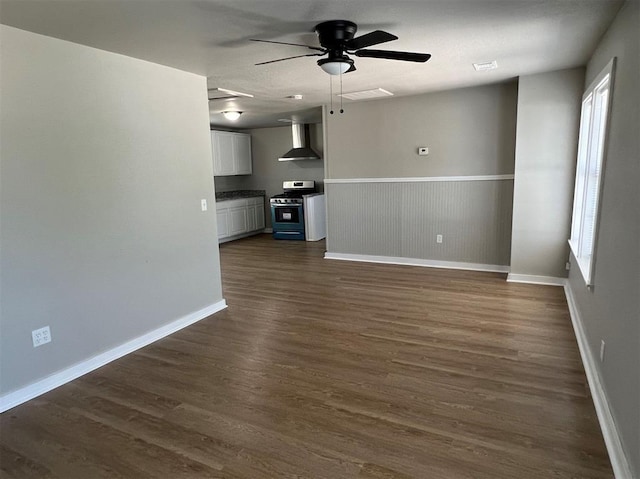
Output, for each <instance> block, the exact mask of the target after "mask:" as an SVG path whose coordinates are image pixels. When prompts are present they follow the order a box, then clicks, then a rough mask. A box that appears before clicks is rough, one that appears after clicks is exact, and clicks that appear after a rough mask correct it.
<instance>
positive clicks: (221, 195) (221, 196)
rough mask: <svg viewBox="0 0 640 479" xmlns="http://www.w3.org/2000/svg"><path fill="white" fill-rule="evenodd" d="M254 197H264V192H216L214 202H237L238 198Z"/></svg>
mask: <svg viewBox="0 0 640 479" xmlns="http://www.w3.org/2000/svg"><path fill="white" fill-rule="evenodd" d="M255 196H265V191H264V190H234V191H219V192H216V201H224V200H237V199H239V198H253V197H255Z"/></svg>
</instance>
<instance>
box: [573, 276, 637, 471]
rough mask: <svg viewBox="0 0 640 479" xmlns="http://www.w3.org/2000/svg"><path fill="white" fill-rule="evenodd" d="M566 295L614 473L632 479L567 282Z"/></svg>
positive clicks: (607, 400)
mask: <svg viewBox="0 0 640 479" xmlns="http://www.w3.org/2000/svg"><path fill="white" fill-rule="evenodd" d="M564 294H565V296H566V297H567V304H568V305H569V314H570V315H571V323H572V324H573V331H574V332H575V335H576V339H577V341H578V349H579V350H580V357H581V358H582V364H583V365H584V370H585V373H586V374H587V381H588V382H589V389H590V390H591V397H592V398H593V404H594V406H595V408H596V414H597V415H598V422H599V423H600V429H602V436H603V437H604V442H605V444H606V446H607V451H608V452H609V459H610V460H611V467H612V468H613V473H614V475H615V477H616V479H632V477H633V476H632V474H631V466H630V464H629V461H628V460H627V457H626V455H625V453H624V448H623V447H622V441H621V440H620V434H619V432H618V427H617V426H616V422H615V420H614V419H613V414H612V413H611V408H610V407H609V399H608V398H607V394H606V393H605V390H604V387H603V385H602V381H601V379H600V373H599V372H598V368H597V366H596V364H597V363H596V360H595V358H594V356H593V352H592V351H591V348H590V347H589V342H588V340H587V336H586V334H585V331H584V327H583V326H582V318H581V316H580V312H579V311H578V308H577V307H576V302H575V299H574V297H573V291H571V286H570V285H569V282H568V281H567V282H566V284H565V286H564Z"/></svg>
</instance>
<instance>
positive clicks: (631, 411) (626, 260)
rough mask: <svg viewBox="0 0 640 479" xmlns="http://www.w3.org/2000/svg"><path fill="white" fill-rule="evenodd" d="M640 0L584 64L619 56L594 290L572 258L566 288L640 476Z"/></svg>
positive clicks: (626, 8)
mask: <svg viewBox="0 0 640 479" xmlns="http://www.w3.org/2000/svg"><path fill="white" fill-rule="evenodd" d="M639 24H640V2H639V1H637V0H631V1H627V2H626V3H625V4H624V5H623V7H622V8H621V10H620V11H619V12H618V15H617V16H616V18H615V20H614V21H613V23H612V24H611V26H610V27H609V29H608V31H607V33H606V34H605V35H604V36H603V38H602V40H601V41H600V43H599V45H598V47H597V48H596V50H595V52H594V54H593V56H592V57H591V59H590V61H589V63H588V65H587V76H586V84H589V83H591V82H592V81H593V79H594V78H595V77H596V76H597V75H598V73H600V71H601V70H602V69H603V68H604V67H605V65H606V64H607V63H608V62H609V61H610V60H611V58H613V57H616V70H615V78H614V82H613V88H612V92H613V98H612V105H611V113H610V116H609V126H608V130H609V131H608V137H607V145H606V147H605V148H606V150H605V156H604V176H603V183H604V184H603V186H602V190H601V196H600V212H599V227H598V237H597V242H596V245H595V271H594V278H593V287H591V288H587V287H586V286H585V282H584V279H583V278H582V275H581V273H580V270H579V268H578V267H577V266H576V263H575V259H573V260H572V262H573V266H572V268H571V270H570V272H569V287H570V289H571V292H572V294H573V297H574V300H575V304H576V309H577V310H578V312H579V316H580V319H581V322H582V327H583V329H584V332H585V335H586V339H587V342H588V347H589V350H590V353H591V356H592V357H593V358H598V357H599V351H600V342H601V341H604V342H605V344H606V351H605V360H604V362H601V361H599V360H596V361H594V364H595V366H596V367H597V368H598V371H595V373H596V374H597V376H598V377H599V378H600V381H601V382H602V385H603V388H604V390H605V393H606V396H607V399H608V403H609V406H610V409H611V413H612V415H613V418H614V420H615V422H616V424H617V429H618V431H619V432H620V436H621V441H622V445H623V448H624V450H625V452H626V456H627V459H628V461H629V463H630V467H631V468H632V470H633V472H632V474H633V473H634V472H635V475H632V477H636V478H640V373H639V371H640V215H639V213H638V212H639V208H638V206H639V205H640V188H639V187H638V185H639V184H640V160H639V158H640V134H639V132H640V101H639V98H640V95H639V93H638V86H639V85H640V29H639V28H638V25H639Z"/></svg>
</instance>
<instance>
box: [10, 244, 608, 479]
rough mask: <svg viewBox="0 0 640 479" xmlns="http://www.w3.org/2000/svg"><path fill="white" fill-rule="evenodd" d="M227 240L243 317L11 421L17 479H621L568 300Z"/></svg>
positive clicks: (459, 276) (21, 410)
mask: <svg viewBox="0 0 640 479" xmlns="http://www.w3.org/2000/svg"><path fill="white" fill-rule="evenodd" d="M323 253H324V242H318V243H308V242H298V241H291V242H289V241H274V240H272V239H271V238H270V237H269V236H266V235H262V236H257V237H252V238H247V239H244V240H239V241H234V242H230V243H226V244H224V245H222V246H221V248H220V254H221V267H222V280H223V289H224V297H225V299H226V301H227V303H228V308H227V309H226V310H225V311H222V312H220V313H218V314H216V315H215V316H213V317H211V318H207V319H205V320H203V321H200V322H199V323H196V324H194V325H192V326H190V327H189V328H187V329H184V330H182V331H179V332H177V333H175V334H173V335H172V336H170V337H167V338H164V339H163V340H160V341H158V342H156V343H154V344H152V345H150V346H148V347H146V348H143V349H141V350H139V351H136V352H134V353H132V354H130V355H128V356H126V357H124V358H121V359H119V360H117V361H114V362H113V363H111V364H109V365H107V366H105V367H102V368H100V369H99V370H97V371H94V372H93V373H90V374H88V375H86V376H83V377H81V378H79V379H77V380H75V381H73V382H72V383H70V384H68V385H66V386H63V387H60V388H58V389H56V390H55V391H52V392H50V393H48V394H45V395H43V396H41V397H40V398H37V399H35V400H33V401H30V402H28V403H26V404H24V405H21V406H19V407H17V408H14V409H12V410H10V411H8V412H6V413H4V414H3V415H2V416H0V477H2V478H4V477H6V478H14V477H25V478H30V477H51V478H76V477H77V478H94V477H95V478H101V477H110V478H144V477H172V478H173V477H176V478H200V477H212V478H227V479H239V478H250V479H261V478H264V479H273V478H313V479H341V478H344V479H352V478H353V479H391V478H395V479H409V478H429V479H512V478H516V477H517V478H519V479H529V478H530V479H539V478H543V477H553V478H560V479H564V478H566V479H569V478H586V479H605V478H606V479H610V478H612V477H613V473H612V471H611V466H610V464H609V459H608V456H607V452H606V448H605V446H604V441H603V439H602V434H601V432H600V430H599V426H598V421H597V417H596V415H595V410H594V407H593V403H592V401H591V397H590V395H589V390H588V385H587V383H586V378H585V374H584V370H583V367H582V364H581V361H580V355H579V352H578V348H577V344H576V341H575V337H574V335H573V331H572V328H571V322H570V318H569V315H568V310H567V304H566V301H565V298H564V294H563V291H562V289H561V288H556V287H550V286H535V285H524V284H514V283H507V282H506V281H505V276H504V275H503V274H500V273H483V272H472V271H457V270H445V269H429V268H419V267H411V266H394V265H382V264H366V263H350V262H343V261H331V260H324V259H323Z"/></svg>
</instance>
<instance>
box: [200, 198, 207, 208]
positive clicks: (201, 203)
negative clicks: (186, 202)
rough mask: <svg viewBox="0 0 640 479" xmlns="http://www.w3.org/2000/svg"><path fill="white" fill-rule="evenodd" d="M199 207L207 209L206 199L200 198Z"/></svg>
mask: <svg viewBox="0 0 640 479" xmlns="http://www.w3.org/2000/svg"><path fill="white" fill-rule="evenodd" d="M200 208H202V211H207V200H200Z"/></svg>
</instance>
